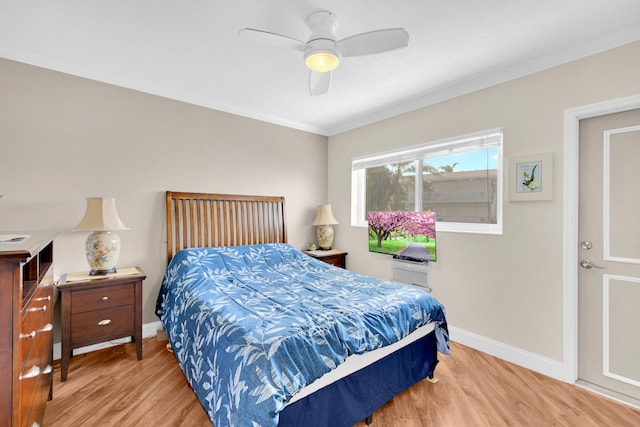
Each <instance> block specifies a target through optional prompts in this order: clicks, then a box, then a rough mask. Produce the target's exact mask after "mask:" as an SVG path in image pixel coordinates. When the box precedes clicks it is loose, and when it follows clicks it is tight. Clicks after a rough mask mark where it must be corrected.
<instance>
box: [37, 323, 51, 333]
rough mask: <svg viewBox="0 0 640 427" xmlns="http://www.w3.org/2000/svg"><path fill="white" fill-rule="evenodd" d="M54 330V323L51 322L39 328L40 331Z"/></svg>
mask: <svg viewBox="0 0 640 427" xmlns="http://www.w3.org/2000/svg"><path fill="white" fill-rule="evenodd" d="M49 331H53V325H52V324H51V323H47V324H46V325H44V326H43V327H42V328H40V329H38V332H49Z"/></svg>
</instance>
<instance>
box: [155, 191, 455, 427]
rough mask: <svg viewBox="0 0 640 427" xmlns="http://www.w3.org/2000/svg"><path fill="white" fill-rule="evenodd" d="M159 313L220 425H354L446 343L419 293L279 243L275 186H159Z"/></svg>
mask: <svg viewBox="0 0 640 427" xmlns="http://www.w3.org/2000/svg"><path fill="white" fill-rule="evenodd" d="M166 213H167V260H168V266H167V270H166V273H165V275H164V278H163V282H162V285H161V290H160V292H159V295H158V300H157V304H156V314H157V315H158V317H159V318H160V319H161V321H162V324H163V326H164V328H165V330H166V331H167V337H168V339H169V343H170V345H171V348H172V351H173V352H174V355H175V356H176V359H177V361H178V364H179V365H180V367H181V369H182V371H183V372H184V374H185V377H186V378H187V380H188V381H189V384H190V385H191V387H192V389H193V390H194V392H195V394H196V396H197V397H198V400H199V401H200V403H201V404H202V406H203V407H204V409H205V411H206V412H207V414H208V416H209V418H210V420H211V422H212V424H213V425H215V426H216V427H224V426H240V427H244V426H251V427H256V426H276V425H278V426H311V427H313V426H332V427H333V426H350V425H353V424H355V423H357V422H359V421H361V420H364V419H367V420H368V421H369V422H370V421H371V415H372V414H373V412H374V411H375V410H376V409H377V408H379V407H380V406H382V405H383V404H384V403H386V402H387V401H388V400H390V399H391V398H392V397H393V396H395V395H396V394H398V393H400V392H401V391H403V390H405V389H406V388H407V387H409V386H411V385H413V384H415V383H416V382H418V381H420V380H422V379H424V378H427V377H431V378H432V377H433V373H434V369H435V367H436V365H437V363H438V358H437V354H438V352H440V353H444V354H448V353H449V349H448V332H447V323H446V318H445V312H444V308H443V307H442V305H441V304H440V303H439V302H438V301H437V300H436V299H435V298H433V297H432V296H431V295H429V294H428V293H426V292H424V291H421V290H419V289H417V288H414V287H411V286H407V285H402V284H399V283H392V282H385V281H382V280H378V279H375V278H372V277H368V276H365V275H361V274H357V273H355V272H350V271H348V270H345V269H341V268H339V267H335V266H332V265H329V264H326V263H324V262H322V261H319V260H317V259H314V258H312V257H309V256H307V255H306V254H304V253H303V252H301V251H299V250H298V249H296V248H294V247H293V246H291V245H289V244H288V243H287V230H286V219H285V218H286V217H285V203H284V198H282V197H267V196H236V195H216V194H203V193H185V192H171V191H168V192H167V193H166Z"/></svg>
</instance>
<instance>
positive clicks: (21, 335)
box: [20, 331, 36, 339]
mask: <svg viewBox="0 0 640 427" xmlns="http://www.w3.org/2000/svg"><path fill="white" fill-rule="evenodd" d="M35 337H36V331H31V333H29V334H20V338H21V339H23V338H24V339H26V338H31V339H34V338H35Z"/></svg>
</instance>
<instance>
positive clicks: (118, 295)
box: [71, 283, 135, 314]
mask: <svg viewBox="0 0 640 427" xmlns="http://www.w3.org/2000/svg"><path fill="white" fill-rule="evenodd" d="M133 301H135V290H134V284H133V283H129V284H127V285H122V286H114V287H109V288H107V287H104V288H95V289H87V290H76V291H73V292H72V293H71V314H77V313H84V312H87V311H93V310H102V309H105V308H111V307H118V306H121V305H128V304H133Z"/></svg>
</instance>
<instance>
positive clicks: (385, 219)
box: [367, 212, 405, 248]
mask: <svg viewBox="0 0 640 427" xmlns="http://www.w3.org/2000/svg"><path fill="white" fill-rule="evenodd" d="M404 214H405V212H369V213H368V214H367V220H368V221H369V230H370V231H371V232H373V233H374V234H375V236H376V239H377V240H378V244H377V246H378V247H379V248H381V247H382V241H383V240H386V239H387V238H388V237H389V235H390V234H391V233H393V232H394V231H400V230H402V229H403V224H404V222H405V215H404Z"/></svg>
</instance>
